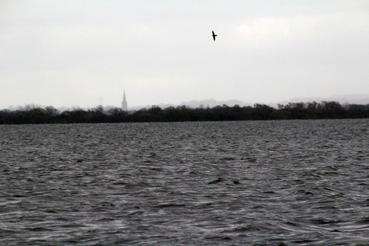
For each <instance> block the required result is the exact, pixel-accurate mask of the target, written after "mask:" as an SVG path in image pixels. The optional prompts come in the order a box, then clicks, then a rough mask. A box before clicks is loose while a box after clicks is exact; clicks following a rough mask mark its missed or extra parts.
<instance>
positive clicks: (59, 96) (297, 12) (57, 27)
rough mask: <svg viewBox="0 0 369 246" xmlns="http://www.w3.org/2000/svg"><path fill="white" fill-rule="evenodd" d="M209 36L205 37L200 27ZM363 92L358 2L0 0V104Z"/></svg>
mask: <svg viewBox="0 0 369 246" xmlns="http://www.w3.org/2000/svg"><path fill="white" fill-rule="evenodd" d="M212 29H214V30H215V31H216V32H217V33H218V34H219V39H218V41H217V42H215V43H214V42H213V41H212V39H211V30H212ZM123 89H126V92H127V98H128V103H129V105H147V104H159V103H180V102H182V101H188V100H193V99H194V100H196V99H197V100H199V99H206V98H214V99H217V100H226V99H238V100H242V101H246V102H275V101H285V100H288V99H289V98H296V97H329V96H332V95H341V94H363V93H365V94H369V1H368V0H185V1H184V0H181V1H180V0H156V1H154V0H63V1H61V0H58V1H56V0H0V107H8V106H10V105H24V104H30V103H34V104H41V105H54V106H57V107H59V106H73V105H78V106H82V107H86V106H95V105H96V104H98V103H99V98H100V97H102V98H103V103H104V104H107V105H116V106H119V104H120V101H121V98H122V93H123Z"/></svg>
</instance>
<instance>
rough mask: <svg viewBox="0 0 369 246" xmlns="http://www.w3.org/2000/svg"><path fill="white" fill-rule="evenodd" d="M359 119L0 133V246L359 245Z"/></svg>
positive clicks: (367, 203) (368, 208) (364, 139)
mask: <svg viewBox="0 0 369 246" xmlns="http://www.w3.org/2000/svg"><path fill="white" fill-rule="evenodd" d="M368 146H369V120H326V121H324V120H316V121H265V122H257V121H255V122H203V123H196V122H192V123H150V124H146V123H144V124H79V125H78V124H75V125H19V126H8V125H4V126H0V245H76V244H77V245H112V244H118V245H119V244H129V245H146V244H150V245H297V244H299V245H304V244H305V245H368V244H367V243H368V242H369V151H368Z"/></svg>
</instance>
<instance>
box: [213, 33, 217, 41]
mask: <svg viewBox="0 0 369 246" xmlns="http://www.w3.org/2000/svg"><path fill="white" fill-rule="evenodd" d="M212 35H213V40H214V41H215V40H216V38H217V36H218V34H215V32H214V31H212Z"/></svg>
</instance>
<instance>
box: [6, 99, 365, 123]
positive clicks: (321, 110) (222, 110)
mask: <svg viewBox="0 0 369 246" xmlns="http://www.w3.org/2000/svg"><path fill="white" fill-rule="evenodd" d="M360 118H369V104H368V105H358V104H347V105H341V104H340V103H338V102H334V101H330V102H327V101H323V102H319V103H318V102H308V103H302V102H301V103H288V104H283V105H278V108H273V107H270V106H268V105H264V104H255V105H254V106H243V107H241V106H238V105H235V106H233V107H229V106H226V105H222V106H216V107H212V108H203V107H201V108H189V107H186V106H178V107H167V108H160V107H157V106H152V107H150V108H145V109H140V110H136V111H128V112H127V111H123V110H121V109H120V108H112V109H109V110H104V109H103V108H102V107H97V108H92V109H87V110H83V109H73V110H65V111H60V110H58V109H56V108H54V107H51V106H49V107H29V108H25V109H16V110H8V109H4V110H0V124H3V125H4V124H68V123H124V122H187V121H195V122H196V121H248V120H297V119H299V120H303V119H305V120H308V119H360Z"/></svg>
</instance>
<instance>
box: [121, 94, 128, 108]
mask: <svg viewBox="0 0 369 246" xmlns="http://www.w3.org/2000/svg"><path fill="white" fill-rule="evenodd" d="M122 110H123V111H128V104H127V99H126V91H125V90H124V91H123V100H122Z"/></svg>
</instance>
